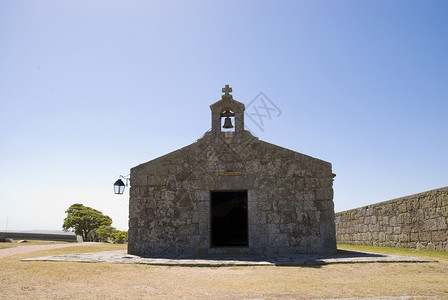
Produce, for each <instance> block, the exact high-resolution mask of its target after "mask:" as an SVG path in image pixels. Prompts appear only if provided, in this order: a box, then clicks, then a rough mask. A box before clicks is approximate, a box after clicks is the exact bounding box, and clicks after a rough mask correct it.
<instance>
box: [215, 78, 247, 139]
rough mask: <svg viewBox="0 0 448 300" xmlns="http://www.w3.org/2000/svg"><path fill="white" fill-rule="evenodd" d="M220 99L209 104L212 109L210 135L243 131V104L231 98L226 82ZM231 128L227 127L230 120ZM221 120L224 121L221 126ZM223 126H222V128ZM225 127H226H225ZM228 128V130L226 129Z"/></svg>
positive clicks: (218, 136) (227, 135)
mask: <svg viewBox="0 0 448 300" xmlns="http://www.w3.org/2000/svg"><path fill="white" fill-rule="evenodd" d="M222 92H223V93H224V95H222V96H221V100H219V101H217V102H215V103H213V104H212V105H210V109H211V111H212V135H213V137H214V138H215V139H216V138H223V137H229V136H233V135H235V136H236V135H238V134H240V133H242V132H243V131H244V110H245V107H244V104H243V103H241V102H238V101H236V100H234V99H233V97H232V95H230V93H231V92H232V88H231V87H229V85H228V84H226V86H225V87H224V88H223V89H222ZM232 120H233V123H232V124H231V126H233V128H228V125H229V124H230V122H232ZM223 121H225V123H224V126H223V124H222V123H223ZM223 127H224V128H223ZM226 127H227V128H226ZM226 129H229V130H226Z"/></svg>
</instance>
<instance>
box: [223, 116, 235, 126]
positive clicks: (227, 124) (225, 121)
mask: <svg viewBox="0 0 448 300" xmlns="http://www.w3.org/2000/svg"><path fill="white" fill-rule="evenodd" d="M222 128H233V125H232V120H230V118H229V117H226V119H225V120H224V126H222Z"/></svg>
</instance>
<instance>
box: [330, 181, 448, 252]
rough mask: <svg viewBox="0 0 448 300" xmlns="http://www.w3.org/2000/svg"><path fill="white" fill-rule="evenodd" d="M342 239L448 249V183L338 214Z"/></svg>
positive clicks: (379, 244)
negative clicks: (437, 187) (442, 186)
mask: <svg viewBox="0 0 448 300" xmlns="http://www.w3.org/2000/svg"><path fill="white" fill-rule="evenodd" d="M335 222H336V234H337V241H338V243H342V244H354V245H372V246H385V247H400V248H411V249H417V250H420V249H435V250H442V251H448V225H447V224H448V187H444V188H440V189H436V190H432V191H428V192H424V193H420V194H416V195H411V196H407V197H403V198H398V199H394V200H390V201H386V202H381V203H376V204H373V205H369V206H364V207H360V208H356V209H352V210H347V211H343V212H339V213H337V214H336V220H335Z"/></svg>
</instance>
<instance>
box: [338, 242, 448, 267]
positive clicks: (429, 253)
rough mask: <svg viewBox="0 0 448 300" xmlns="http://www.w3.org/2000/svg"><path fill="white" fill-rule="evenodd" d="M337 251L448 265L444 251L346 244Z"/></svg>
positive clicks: (446, 254)
mask: <svg viewBox="0 0 448 300" xmlns="http://www.w3.org/2000/svg"><path fill="white" fill-rule="evenodd" d="M338 249H341V250H352V251H362V252H374V253H381V254H392V255H401V256H413V257H421V258H426V259H430V260H437V261H439V262H444V263H448V252H446V251H436V250H412V249H405V248H389V247H376V246H364V245H347V244H339V245H338Z"/></svg>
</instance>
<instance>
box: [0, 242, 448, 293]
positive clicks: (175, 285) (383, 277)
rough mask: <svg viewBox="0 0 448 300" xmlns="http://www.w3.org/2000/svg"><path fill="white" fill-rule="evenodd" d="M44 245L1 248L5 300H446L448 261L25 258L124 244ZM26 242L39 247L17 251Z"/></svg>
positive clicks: (0, 279)
mask: <svg viewBox="0 0 448 300" xmlns="http://www.w3.org/2000/svg"><path fill="white" fill-rule="evenodd" d="M43 246H45V247H41V248H37V247H34V246H33V245H29V246H18V247H15V248H10V249H2V250H0V253H1V252H2V251H4V250H8V253H9V254H10V256H4V257H3V258H0V291H1V292H0V299H29V298H33V299H334V298H343V299H344V298H345V299H347V298H356V297H357V298H356V299H366V298H368V299H381V300H383V299H400V300H402V299H448V262H447V261H446V260H445V261H443V262H439V263H413V264H411V263H398V264H397V263H382V264H342V265H327V266H312V267H311V266H310V267H221V268H210V267H204V268H200V267H161V266H158V267H157V266H146V265H123V264H107V263H72V262H23V261H20V259H23V258H29V257H38V256H47V255H59V254H66V253H81V252H95V251H106V250H119V249H124V246H123V245H110V244H99V243H93V244H90V245H89V244H87V243H85V244H83V245H82V246H81V244H67V246H66V247H69V248H58V249H55V248H53V247H54V246H57V245H54V244H53V245H43ZM52 246H53V247H52ZM28 247H33V248H29V249H30V250H27V251H34V252H26V253H21V252H20V251H25V249H16V248H28ZM118 247H120V248H118ZM44 248H46V249H47V250H45V251H44V250H42V249H44ZM17 251H19V252H17ZM14 252H15V254H14V255H13V254H12V253H14ZM5 253H6V252H5Z"/></svg>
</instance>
